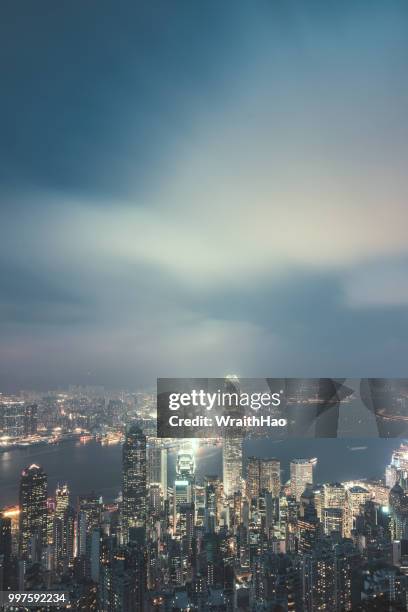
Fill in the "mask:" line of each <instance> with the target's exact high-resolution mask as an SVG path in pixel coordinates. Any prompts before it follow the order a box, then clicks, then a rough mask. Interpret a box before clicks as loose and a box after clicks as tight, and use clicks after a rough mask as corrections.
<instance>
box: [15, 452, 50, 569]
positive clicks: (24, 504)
mask: <svg viewBox="0 0 408 612" xmlns="http://www.w3.org/2000/svg"><path fill="white" fill-rule="evenodd" d="M46 543H47V475H46V474H45V472H44V471H43V469H42V468H41V467H40V466H38V465H35V464H33V465H30V466H29V467H27V468H25V469H24V470H23V471H22V473H21V480H20V556H21V557H22V558H24V559H30V560H32V561H36V562H38V561H40V558H41V553H42V551H43V549H44V547H45V546H46Z"/></svg>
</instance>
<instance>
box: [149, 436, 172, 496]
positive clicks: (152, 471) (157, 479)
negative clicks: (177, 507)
mask: <svg viewBox="0 0 408 612" xmlns="http://www.w3.org/2000/svg"><path fill="white" fill-rule="evenodd" d="M147 482H148V485H149V486H150V485H160V487H161V490H162V495H163V498H164V499H167V448H161V447H160V446H157V445H156V444H154V443H149V446H148V448H147Z"/></svg>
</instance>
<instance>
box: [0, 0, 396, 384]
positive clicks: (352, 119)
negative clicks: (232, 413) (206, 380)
mask: <svg viewBox="0 0 408 612" xmlns="http://www.w3.org/2000/svg"><path fill="white" fill-rule="evenodd" d="M407 32H408V3H407V2H406V1H405V0H401V1H394V0H387V1H386V2H384V1H383V0H382V1H377V0H357V1H356V0H352V1H351V0H350V1H347V0H346V1H345V2H338V1H330V0H324V1H323V0H322V1H314V0H308V1H303V2H300V1H298V2H296V1H293V0H284V1H283V0H282V1H273V0H269V1H262V0H261V1H256V0H254V1H251V2H247V1H246V0H234V1H228V0H225V1H224V0H223V1H222V2H220V0H205V2H198V1H195V0H192V1H191V2H185V1H171V0H160V1H159V0H148V1H145V2H138V1H136V0H132V1H130V0H129V1H119V2H112V1H109V2H107V1H105V0H97V1H96V0H87V1H86V2H75V1H72V0H58V1H55V0H42V1H40V2H21V1H19V0H3V2H2V3H1V8H0V49H1V52H0V72H1V85H0V87H1V90H0V122H1V130H0V229H1V239H0V391H3V392H6V391H16V390H18V389H22V388H25V389H27V388H37V389H47V388H55V387H59V386H64V385H67V384H69V383H80V384H104V385H105V386H106V387H112V388H117V387H122V386H126V387H128V388H136V387H140V386H150V385H152V384H153V383H154V380H155V378H156V377H157V376H162V377H163V376H169V377H171V376H196V377H197V376H200V377H204V376H224V375H226V374H229V373H236V374H238V375H240V376H247V377H249V376H259V377H262V376H335V377H341V376H348V377H352V376H353V377H360V376H406V355H407V349H408V282H407V261H408V239H407V228H408V223H407V222H408V206H407V205H408V202H407V193H408V181H407V168H408V120H407V110H408V36H407Z"/></svg>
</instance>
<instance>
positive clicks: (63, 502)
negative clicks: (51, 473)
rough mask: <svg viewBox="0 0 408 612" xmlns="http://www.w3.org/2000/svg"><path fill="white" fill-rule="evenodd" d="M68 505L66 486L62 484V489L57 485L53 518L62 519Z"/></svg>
mask: <svg viewBox="0 0 408 612" xmlns="http://www.w3.org/2000/svg"><path fill="white" fill-rule="evenodd" d="M68 504H69V490H68V485H67V484H64V485H63V486H62V487H60V486H59V485H58V486H57V489H56V491H55V516H57V517H59V518H62V517H63V516H64V513H65V511H66V509H67V508H68Z"/></svg>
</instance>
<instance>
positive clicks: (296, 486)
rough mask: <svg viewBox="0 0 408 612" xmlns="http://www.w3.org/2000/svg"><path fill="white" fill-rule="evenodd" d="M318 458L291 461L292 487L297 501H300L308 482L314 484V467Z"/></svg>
mask: <svg viewBox="0 0 408 612" xmlns="http://www.w3.org/2000/svg"><path fill="white" fill-rule="evenodd" d="M316 463H317V459H293V460H292V461H291V462H290V488H291V491H292V495H293V496H294V497H295V498H296V501H300V497H301V495H302V493H303V491H304V490H305V489H306V485H307V484H313V467H314V466H315V465H316Z"/></svg>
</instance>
